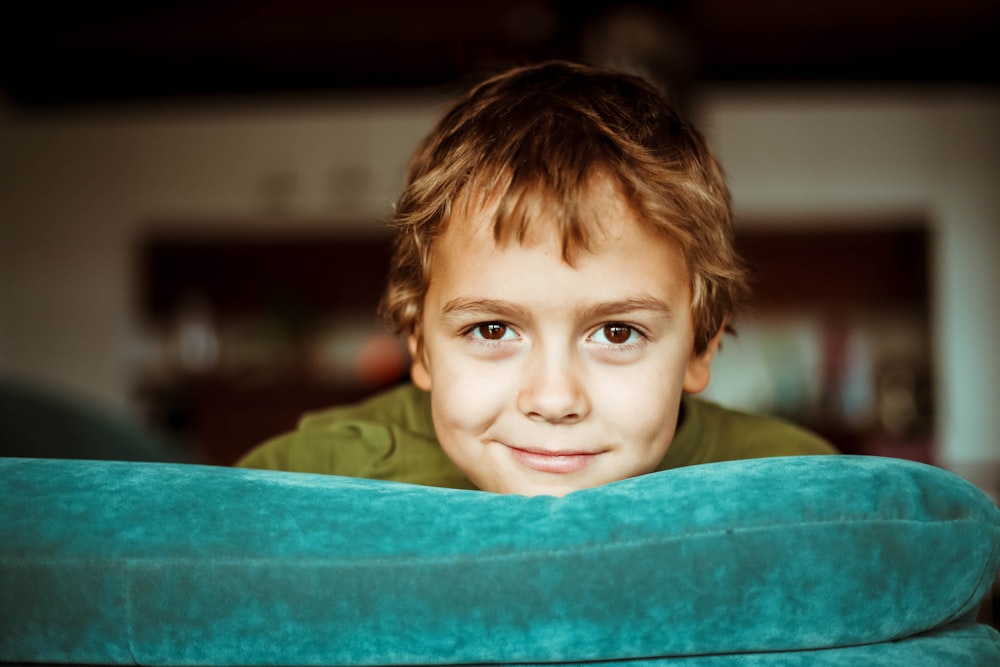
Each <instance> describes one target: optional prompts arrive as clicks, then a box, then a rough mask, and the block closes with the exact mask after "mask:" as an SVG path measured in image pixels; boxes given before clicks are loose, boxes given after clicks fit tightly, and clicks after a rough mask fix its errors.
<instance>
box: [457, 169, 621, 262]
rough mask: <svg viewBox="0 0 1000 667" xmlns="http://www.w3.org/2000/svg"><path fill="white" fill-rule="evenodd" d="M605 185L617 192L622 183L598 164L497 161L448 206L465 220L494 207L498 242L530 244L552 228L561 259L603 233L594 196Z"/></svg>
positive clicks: (572, 256) (586, 248) (585, 248)
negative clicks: (513, 165) (569, 166)
mask: <svg viewBox="0 0 1000 667" xmlns="http://www.w3.org/2000/svg"><path fill="white" fill-rule="evenodd" d="M607 187H611V188H613V189H614V190H615V194H616V195H617V194H619V193H620V190H621V188H620V186H619V185H618V183H617V182H615V181H612V180H611V179H610V177H609V176H608V175H607V171H606V170H604V169H601V168H599V167H598V166H597V165H593V164H592V165H587V166H583V167H582V168H580V169H575V170H566V169H563V170H561V171H550V170H545V169H537V168H536V169H521V170H518V171H517V172H514V171H513V170H511V169H510V168H509V167H506V166H501V165H497V166H496V167H495V168H494V169H492V170H490V169H486V168H482V167H481V168H480V170H478V171H477V172H476V173H475V177H474V178H473V179H471V180H470V181H469V183H468V185H467V187H466V188H464V191H463V193H462V195H461V196H460V202H461V203H460V205H459V207H458V208H457V210H456V209H453V210H452V214H453V215H454V214H456V213H457V214H458V215H460V216H462V217H463V218H464V219H466V220H468V219H470V218H471V216H472V215H474V214H475V213H477V212H481V211H492V220H491V224H492V232H493V238H494V240H495V241H496V243H497V244H498V245H506V244H509V243H512V242H516V243H517V244H519V245H524V244H532V243H534V242H537V241H538V240H540V239H543V238H547V237H549V235H551V234H553V233H555V234H556V235H557V238H558V239H559V244H560V248H561V255H562V259H563V261H565V262H566V263H567V264H570V265H573V263H574V260H575V258H576V257H577V256H578V255H579V254H580V253H581V252H586V251H589V250H590V249H591V248H592V246H593V244H594V243H595V241H597V240H599V239H600V238H601V237H603V236H604V235H605V234H606V226H605V224H604V222H603V221H602V217H601V214H600V211H599V210H598V208H597V207H596V206H595V205H594V201H595V200H597V199H598V193H599V192H601V191H602V190H604V189H605V188H607Z"/></svg>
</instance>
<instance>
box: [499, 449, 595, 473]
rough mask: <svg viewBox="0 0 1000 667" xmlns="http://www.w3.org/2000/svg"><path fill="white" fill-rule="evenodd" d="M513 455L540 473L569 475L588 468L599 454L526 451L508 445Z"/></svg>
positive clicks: (541, 450) (539, 450)
mask: <svg viewBox="0 0 1000 667" xmlns="http://www.w3.org/2000/svg"><path fill="white" fill-rule="evenodd" d="M507 448H508V449H509V450H510V453H511V455H512V456H513V457H514V460H516V461H517V462H518V463H520V464H521V465H523V466H525V467H526V468H531V469H532V470H537V471H538V472H548V473H556V474H563V475H565V474H569V473H573V472H578V471H580V470H583V469H584V468H586V467H587V466H588V465H590V463H591V462H592V461H593V460H594V459H595V458H597V456H598V454H596V453H593V452H580V451H556V452H550V451H547V450H544V449H534V448H529V449H525V448H522V447H514V446H512V445H507Z"/></svg>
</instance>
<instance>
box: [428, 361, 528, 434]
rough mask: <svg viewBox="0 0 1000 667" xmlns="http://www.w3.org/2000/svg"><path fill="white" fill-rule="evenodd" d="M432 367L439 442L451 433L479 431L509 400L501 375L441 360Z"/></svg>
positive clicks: (435, 417)
mask: <svg viewBox="0 0 1000 667" xmlns="http://www.w3.org/2000/svg"><path fill="white" fill-rule="evenodd" d="M432 368H433V369H434V371H433V382H434V390H433V391H432V392H431V402H432V405H433V412H434V425H435V428H436V429H437V430H438V437H439V438H440V439H442V441H444V440H450V439H451V438H450V437H449V436H454V435H455V434H461V433H476V432H479V431H482V430H483V429H485V428H486V427H488V426H489V425H490V423H492V421H493V420H494V419H495V418H496V416H497V414H498V413H499V412H500V411H501V410H502V409H503V406H504V404H505V401H507V400H508V399H509V396H510V391H511V390H510V386H509V382H507V381H505V379H504V376H503V374H498V373H496V372H495V371H494V372H486V369H483V368H479V367H477V365H475V364H470V363H455V362H454V361H452V362H449V361H443V360H442V362H439V363H437V364H435V365H433V366H432Z"/></svg>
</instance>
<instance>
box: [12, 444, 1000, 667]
mask: <svg viewBox="0 0 1000 667" xmlns="http://www.w3.org/2000/svg"><path fill="white" fill-rule="evenodd" d="M0 508H2V515H0V663H2V662H6V663H15V664H57V663H59V664H65V663H73V664H97V665H129V664H141V665H192V666H194V665H205V666H208V665H301V666H307V665H471V664H504V665H514V664H516V665H541V664H546V665H553V664H557V665H578V664H587V665H592V666H594V665H597V666H600V665H605V664H613V665H614V666H615V667H633V666H642V667H658V666H660V665H668V664H669V665H680V666H683V667H730V666H735V665H739V666H754V667H757V666H760V667H765V666H766V667H773V666H782V667H789V666H794V665H810V666H815V665H819V666H821V667H822V666H824V665H851V666H855V665H962V666H963V667H968V666H970V665H972V666H975V665H983V666H986V665H990V666H993V667H995V666H996V665H1000V635H998V633H997V632H996V631H995V630H994V629H992V628H990V627H987V626H984V625H977V624H976V623H975V620H974V619H975V617H976V610H977V607H978V605H979V602H980V600H981V599H982V598H983V596H984V595H985V594H986V592H987V591H988V589H989V587H990V585H991V584H992V582H993V581H994V578H995V576H996V573H997V568H998V566H1000V511H998V509H997V507H996V506H995V505H994V504H993V503H992V502H991V501H990V500H989V499H988V498H987V497H986V496H985V495H984V494H982V493H981V492H980V491H979V490H977V489H976V488H975V487H973V486H972V485H970V484H968V483H966V482H965V481H964V480H962V479H960V478H958V477H956V476H954V475H952V474H950V473H948V472H946V471H943V470H941V469H938V468H933V467H930V466H925V465H920V464H915V463H909V462H905V461H899V460H893V459H880V458H865V457H849V456H842V457H840V456H838V457H799V458H781V459H762V460H753V461H736V462H729V463H718V464H711V465H704V466H695V467H690V468H683V469H679V470H673V471H668V472H663V473H657V474H652V475H647V476H645V477H641V478H636V479H631V480H625V481H622V482H617V483H614V484H610V485H607V486H604V487H600V488H596V489H589V490H585V491H579V492H576V493H573V494H570V495H568V496H566V497H565V498H551V497H536V498H528V497H521V496H500V495H493V494H486V493H480V492H473V491H453V490H446V489H434V488H427V487H420V486H411V485H405V484H396V483H389V482H374V481H368V480H357V479H347V478H338V477H326V476H319V475H309V474H301V473H281V472H268V471H255V470H240V469H231V468H217V467H209V466H199V465H191V464H178V463H141V462H112V461H84V460H55V459H26V458H7V459H0Z"/></svg>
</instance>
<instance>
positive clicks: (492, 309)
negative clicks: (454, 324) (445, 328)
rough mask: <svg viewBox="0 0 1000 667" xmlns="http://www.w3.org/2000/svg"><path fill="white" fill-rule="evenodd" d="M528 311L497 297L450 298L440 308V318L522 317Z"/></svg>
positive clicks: (446, 319) (447, 319)
mask: <svg viewBox="0 0 1000 667" xmlns="http://www.w3.org/2000/svg"><path fill="white" fill-rule="evenodd" d="M527 313H528V311H527V310H526V309H525V308H522V307H521V306H518V305H517V304H514V303H510V302H509V301H499V300H497V299H471V298H462V297H460V298H457V299H452V300H451V301H449V302H448V303H446V304H445V305H444V308H442V309H441V319H442V320H444V321H449V320H455V319H459V318H464V317H470V316H471V317H490V318H497V317H498V318H500V319H518V318H524V317H525V316H526V315H527Z"/></svg>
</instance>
